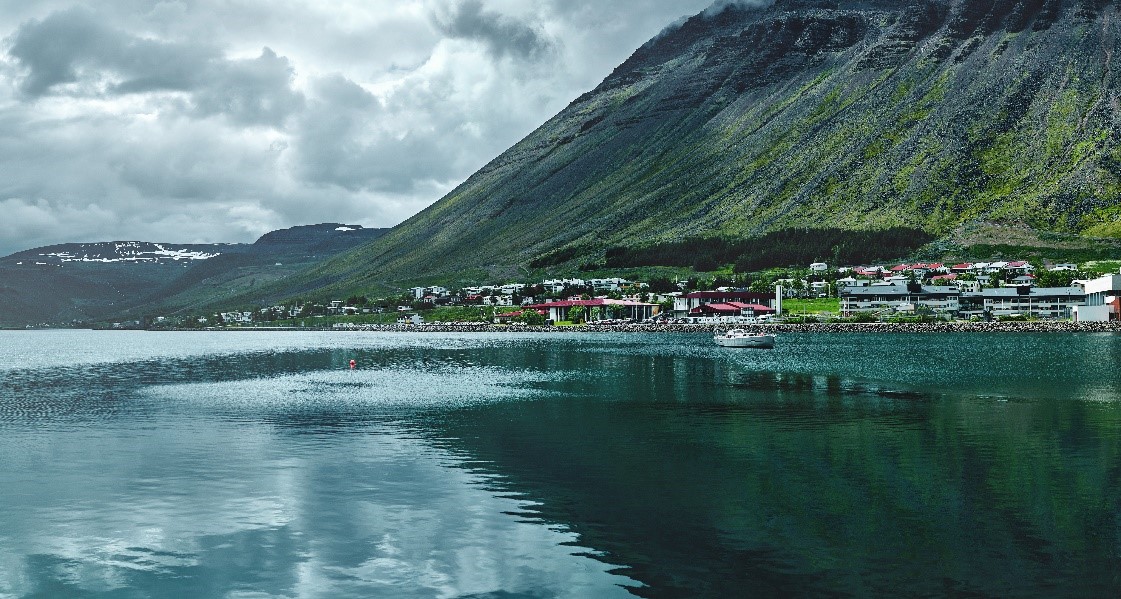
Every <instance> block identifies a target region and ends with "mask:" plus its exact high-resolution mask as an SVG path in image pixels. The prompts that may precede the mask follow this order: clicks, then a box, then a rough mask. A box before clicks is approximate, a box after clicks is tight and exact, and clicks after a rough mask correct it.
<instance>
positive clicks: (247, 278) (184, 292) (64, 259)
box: [0, 223, 385, 326]
mask: <svg viewBox="0 0 1121 599" xmlns="http://www.w3.org/2000/svg"><path fill="white" fill-rule="evenodd" d="M384 233H385V229H366V228H363V227H361V226H359V225H344V224H340V223H328V224H321V225H308V226H300V227H293V228H291V229H282V230H280V231H273V232H271V233H268V234H266V235H264V236H263V237H261V238H260V239H258V240H257V241H256V242H255V243H253V244H251V245H250V244H208V245H184V244H173V243H152V242H143V241H113V242H100V243H68V244H61V245H55V246H48V247H42V248H36V249H33V250H26V251H22V252H17V253H15V254H12V255H10V256H7V257H4V258H0V326H24V325H27V324H35V323H44V322H46V323H62V322H70V321H73V320H79V321H92V320H98V319H101V318H105V317H109V316H114V317H124V316H127V315H131V317H133V318H139V317H141V316H144V315H148V314H157V313H159V312H160V311H164V310H176V309H180V308H189V307H190V306H192V305H195V304H198V303H205V302H210V301H216V300H220V299H221V298H222V297H225V296H227V295H229V294H234V293H239V292H243V291H245V290H246V289H249V288H252V287H254V286H256V285H258V284H264V283H269V282H275V281H278V280H280V279H282V278H283V277H285V276H288V275H291V274H293V273H294V272H298V271H299V270H302V269H304V268H307V267H309V266H310V265H312V264H314V263H316V262H320V261H322V260H325V259H327V258H329V257H331V256H334V255H336V254H338V253H339V252H343V251H346V250H349V249H352V248H354V247H355V246H358V245H361V244H363V243H367V242H369V241H372V240H374V239H377V238H378V237H380V236H381V235H383V234H384Z"/></svg>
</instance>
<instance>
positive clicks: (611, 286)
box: [588, 277, 630, 291]
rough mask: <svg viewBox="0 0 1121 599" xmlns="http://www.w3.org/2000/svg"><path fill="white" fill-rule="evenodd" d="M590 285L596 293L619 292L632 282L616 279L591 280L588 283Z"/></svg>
mask: <svg viewBox="0 0 1121 599" xmlns="http://www.w3.org/2000/svg"><path fill="white" fill-rule="evenodd" d="M588 284H589V285H591V286H592V289H594V290H596V291H619V290H620V289H622V288H623V287H626V286H627V285H629V284H630V281H628V280H626V279H620V278H618V277H615V278H610V279H591V280H589V281H588Z"/></svg>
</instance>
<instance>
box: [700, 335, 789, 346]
mask: <svg viewBox="0 0 1121 599" xmlns="http://www.w3.org/2000/svg"><path fill="white" fill-rule="evenodd" d="M713 339H714V341H716V344H717V345H719V346H720V347H754V348H759V349H771V348H773V347H774V346H775V336H774V335H751V336H745V337H714V338H713Z"/></svg>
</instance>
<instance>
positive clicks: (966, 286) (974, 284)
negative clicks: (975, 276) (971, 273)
mask: <svg viewBox="0 0 1121 599" xmlns="http://www.w3.org/2000/svg"><path fill="white" fill-rule="evenodd" d="M954 285H956V286H957V288H958V289H960V290H961V291H962V292H965V291H974V292H976V291H980V290H981V281H978V280H972V281H961V280H955V281H954Z"/></svg>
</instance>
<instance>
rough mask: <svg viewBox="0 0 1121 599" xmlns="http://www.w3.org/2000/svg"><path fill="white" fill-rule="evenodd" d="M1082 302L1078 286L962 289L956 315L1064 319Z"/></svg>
mask: <svg viewBox="0 0 1121 599" xmlns="http://www.w3.org/2000/svg"><path fill="white" fill-rule="evenodd" d="M1085 302H1086V292H1085V291H1083V290H1082V289H1081V288H1080V287H1028V286H1020V287H996V288H987V289H981V290H979V291H967V292H963V293H962V294H961V299H960V303H961V311H960V313H959V316H961V317H962V318H972V317H984V316H985V314H986V313H987V314H989V316H992V317H997V316H1034V317H1036V318H1048V319H1067V318H1070V317H1071V316H1072V314H1073V313H1074V310H1075V309H1076V308H1079V307H1081V306H1082V305H1083V304H1085Z"/></svg>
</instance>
